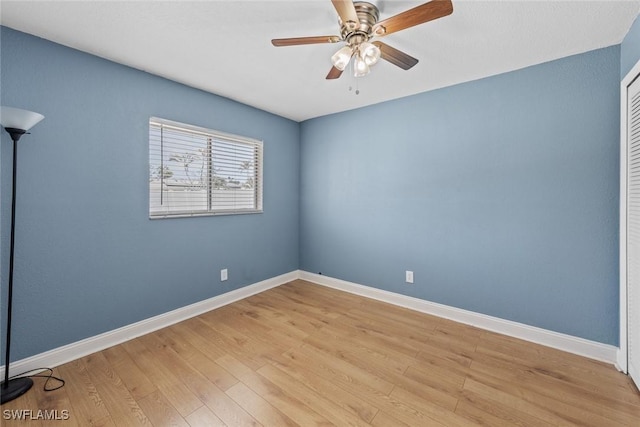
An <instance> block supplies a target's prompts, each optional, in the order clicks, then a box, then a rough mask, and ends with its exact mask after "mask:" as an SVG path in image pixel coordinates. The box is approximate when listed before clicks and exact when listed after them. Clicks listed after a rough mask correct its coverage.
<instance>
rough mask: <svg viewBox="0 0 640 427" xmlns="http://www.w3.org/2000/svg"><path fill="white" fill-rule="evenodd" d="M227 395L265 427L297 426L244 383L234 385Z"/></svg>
mask: <svg viewBox="0 0 640 427" xmlns="http://www.w3.org/2000/svg"><path fill="white" fill-rule="evenodd" d="M225 393H226V394H227V395H229V396H230V397H231V398H232V399H233V400H235V401H236V403H237V404H238V405H240V406H242V407H243V408H244V409H245V410H246V411H247V412H248V413H250V414H251V415H252V416H253V417H254V418H255V419H257V420H258V421H259V422H260V423H262V425H264V426H296V425H297V424H296V423H295V422H294V421H293V420H292V419H291V418H289V417H288V416H286V415H285V414H283V413H282V412H280V411H279V410H277V409H276V408H274V407H273V406H271V405H270V404H269V403H268V402H267V401H266V400H264V399H263V398H262V397H261V396H260V395H258V394H257V393H255V392H254V391H253V390H251V389H250V388H249V387H247V386H246V385H245V384H244V383H242V382H239V383H238V384H236V385H234V386H233V387H231V388H230V389H229V390H227V391H226V392H225Z"/></svg>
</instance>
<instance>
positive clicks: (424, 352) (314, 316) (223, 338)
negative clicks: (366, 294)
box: [2, 280, 640, 427]
mask: <svg viewBox="0 0 640 427" xmlns="http://www.w3.org/2000/svg"><path fill="white" fill-rule="evenodd" d="M58 375H60V376H62V377H63V378H65V379H66V380H67V384H66V386H65V387H64V388H63V389H61V390H58V391H54V392H45V391H43V390H42V382H41V379H39V378H36V386H34V387H33V388H32V390H31V391H29V392H28V393H27V394H25V395H24V396H22V397H20V398H18V399H16V400H14V401H12V402H8V403H7V404H5V405H3V406H2V410H3V411H4V410H9V411H12V410H15V411H21V410H23V411H24V410H32V411H37V410H38V409H48V410H63V409H68V410H69V411H70V413H69V414H70V417H71V419H70V420H69V421H68V422H66V423H60V422H59V421H58V422H56V423H54V422H53V421H51V422H49V421H47V422H42V420H22V421H17V420H4V419H3V420H2V424H3V426H4V425H5V424H6V425H7V426H20V427H22V426H37V427H43V426H46V425H65V426H66V425H71V426H73V425H78V426H82V427H84V426H100V425H103V426H118V427H120V426H129V425H131V426H133V425H147V426H151V425H154V426H160V425H182V426H184V425H190V426H192V427H193V426H222V425H227V426H260V425H267V426H272V425H278V426H280V425H304V426H307V425H316V426H325V425H339V426H342V425H350V426H360V427H363V426H367V425H372V426H393V427H402V426H468V425H486V426H492V427H493V426H496V427H498V426H512V425H513V426H531V427H542V426H586V427H589V426H594V427H595V426H598V427H600V426H607V427H609V426H613V427H618V426H629V427H631V426H633V427H637V426H640V392H639V391H638V390H637V389H636V388H635V387H634V386H633V383H632V382H631V380H630V379H629V377H627V376H625V375H622V374H620V373H618V372H617V371H616V370H615V368H614V367H613V366H611V365H607V364H605V363H602V362H598V361H594V360H590V359H586V358H584V357H580V356H577V355H574V354H568V353H564V352H562V351H559V350H556V349H551V348H548V347H544V346H541V345H538V344H534V343H531V342H526V341H522V340H519V339H516V338H513V337H508V336H504V335H500V334H496V333H494V332H489V331H485V330H482V329H479V328H476V327H473V326H469V325H464V324H460V323H456V322H452V321H450V320H447V319H442V318H437V317H434V316H429V315H426V314H423V313H419V312H415V311H411V310H408V309H406V308H402V307H397V306H393V305H389V304H387V303H384V302H381V301H375V300H371V299H367V298H363V297H360V296H358V295H354V294H349V293H345V292H341V291H338V290H336V289H332V288H328V287H323V286H319V285H315V284H311V283H308V282H305V281H302V280H294V281H292V282H290V283H287V284H285V285H282V286H279V287H277V288H273V289H270V290H267V291H265V292H262V293H260V294H257V295H254V296H251V297H249V298H246V299H244V300H240V301H236V302H234V303H232V304H229V305H227V306H224V307H221V308H219V309H217V310H213V311H211V312H208V313H204V314H201V315H199V316H196V317H194V318H191V319H188V320H185V321H183V322H180V323H177V324H175V325H172V326H170V327H167V328H164V329H160V330H158V331H156V332H153V333H150V334H147V335H145V336H142V337H139V338H136V339H133V340H131V341H128V342H125V343H122V344H120V345H117V346H114V347H112V348H109V349H106V350H103V351H101V352H97V353H95V354H92V355H89V356H85V357H83V358H80V359H78V360H76V361H73V362H70V363H67V364H65V365H62V366H60V367H59V369H58ZM18 413H19V412H18Z"/></svg>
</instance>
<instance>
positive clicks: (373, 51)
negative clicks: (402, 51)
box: [360, 42, 380, 66]
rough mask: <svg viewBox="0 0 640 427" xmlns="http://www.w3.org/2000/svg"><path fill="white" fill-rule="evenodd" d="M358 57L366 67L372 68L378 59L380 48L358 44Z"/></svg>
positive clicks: (369, 44)
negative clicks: (359, 56)
mask: <svg viewBox="0 0 640 427" xmlns="http://www.w3.org/2000/svg"><path fill="white" fill-rule="evenodd" d="M360 55H361V56H362V59H363V60H364V62H366V63H367V65H368V66H372V65H374V64H375V63H377V62H378V60H379V59H380V48H378V46H376V45H374V44H373V43H369V42H364V43H362V44H360Z"/></svg>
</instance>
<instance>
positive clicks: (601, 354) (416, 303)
mask: <svg viewBox="0 0 640 427" xmlns="http://www.w3.org/2000/svg"><path fill="white" fill-rule="evenodd" d="M296 279H302V280H306V281H308V282H312V283H316V284H318V285H323V286H327V287H330V288H334V289H338V290H341V291H345V292H349V293H352V294H356V295H361V296H363V297H367V298H372V299H375V300H378V301H383V302H386V303H390V304H394V305H397V306H400V307H405V308H408V309H410V310H415V311H419V312H421V313H427V314H431V315H434V316H439V317H443V318H445V319H450V320H453V321H456V322H460V323H465V324H468V325H472V326H476V327H479V328H482V329H486V330H489V331H493V332H497V333H500V334H504V335H508V336H512V337H515V338H520V339H523V340H526V341H531V342H535V343H538V344H542V345H545V346H547V347H553V348H556V349H559V350H563V351H567V352H569V353H574V354H578V355H580V356H585V357H589V358H591V359H596V360H600V361H603V362H607V363H610V364H613V365H616V359H617V356H618V351H619V349H618V348H617V347H614V346H611V345H608V344H602V343H598V342H595V341H590V340H586V339H583V338H578V337H574V336H571V335H566V334H561V333H558V332H553V331H548V330H546V329H541V328H536V327H534V326H528V325H524V324H522V323H517V322H512V321H509V320H504V319H500V318H497V317H492V316H487V315H485V314H480V313H475V312H472V311H467V310H462V309H459V308H455V307H450V306H446V305H443V304H438V303H434V302H430V301H426V300H422V299H419V298H414V297H409V296H406V295H401V294H396V293H393V292H389V291H384V290H380V289H377V288H372V287H370V286H364V285H359V284H356V283H352V282H347V281H345V280H340V279H334V278H331V277H327V276H322V275H319V274H314V273H309V272H306V271H300V270H296V271H292V272H289V273H286V274H283V275H280V276H277V277H273V278H271V279H267V280H263V281H261V282H258V283H254V284H252V285H248V286H245V287H243V288H240V289H236V290H234V291H231V292H227V293H225V294H222V295H218V296H215V297H213V298H209V299H207V300H204V301H200V302H197V303H195V304H191V305H188V306H186V307H182V308H179V309H176V310H173V311H170V312H167V313H164V314H160V315H158V316H154V317H151V318H149V319H145V320H142V321H140V322H136V323H133V324H131V325H127V326H123V327H122V328H118V329H115V330H113V331H109V332H105V333H103V334H100V335H96V336H93V337H90V338H86V339H84V340H81V341H77V342H75V343H71V344H68V345H65V346H62V347H58V348H55V349H53V350H49V351H46V352H44V353H40V354H36V355H34V356H31V357H27V358H26V359H22V360H18V361H15V362H13V363H12V364H11V372H10V374H11V375H16V374H20V373H22V372H27V371H30V370H32V369H38V368H41V367H45V366H46V367H55V366H59V365H62V364H65V363H68V362H71V361H72V360H76V359H79V358H81V357H84V356H86V355H89V354H91V353H95V352H97V351H101V350H104V349H105V348H109V347H112V346H114V345H117V344H120V343H123V342H125V341H128V340H130V339H133V338H136V337H139V336H142V335H144V334H148V333H150V332H153V331H157V330H158V329H162V328H165V327H167V326H171V325H173V324H175V323H178V322H181V321H183V320H186V319H189V318H192V317H195V316H198V315H200V314H202V313H206V312H208V311H211V310H214V309H216V308H219V307H222V306H224V305H227V304H231V303H233V302H235V301H238V300H241V299H244V298H247V297H250V296H251V295H255V294H258V293H260V292H264V291H266V290H268V289H271V288H275V287H277V286H280V285H283V284H285V283H288V282H291V281H292V280H296ZM4 369H5V367H4V365H3V366H0V377H4Z"/></svg>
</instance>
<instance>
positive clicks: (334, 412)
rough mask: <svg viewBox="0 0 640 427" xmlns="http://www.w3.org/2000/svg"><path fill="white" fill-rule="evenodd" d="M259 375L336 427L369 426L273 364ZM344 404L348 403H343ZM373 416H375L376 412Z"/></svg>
mask: <svg viewBox="0 0 640 427" xmlns="http://www.w3.org/2000/svg"><path fill="white" fill-rule="evenodd" d="M257 373H258V374H259V375H261V376H263V377H264V378H266V379H268V380H269V381H271V382H272V383H273V384H275V385H277V386H278V387H280V389H281V390H286V391H287V392H289V393H292V394H293V395H294V396H296V398H297V399H299V400H301V401H302V402H303V403H304V404H305V405H306V406H307V407H309V408H311V409H313V410H314V411H316V412H317V413H318V414H322V415H323V417H326V418H327V419H328V421H330V422H331V423H333V424H335V425H343V424H346V425H350V426H365V425H369V424H368V423H367V422H366V421H365V420H363V419H362V418H360V416H358V415H356V414H355V413H353V412H352V411H348V410H346V409H344V408H343V407H342V406H340V405H338V404H337V403H335V402H332V401H331V400H330V399H328V398H327V396H326V395H324V394H321V393H319V392H317V391H316V390H315V389H314V388H315V387H314V386H311V387H309V385H308V384H306V383H303V382H301V381H297V380H296V379H294V378H293V377H291V376H290V375H288V374H286V373H285V372H283V371H282V370H280V369H278V368H276V367H275V366H273V365H271V364H268V365H265V366H263V367H262V368H260V369H259V370H258V371H257ZM342 403H346V402H345V401H343V402H342ZM351 409H353V408H351ZM371 415H375V412H374V413H372V414H371ZM367 418H369V417H367Z"/></svg>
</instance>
